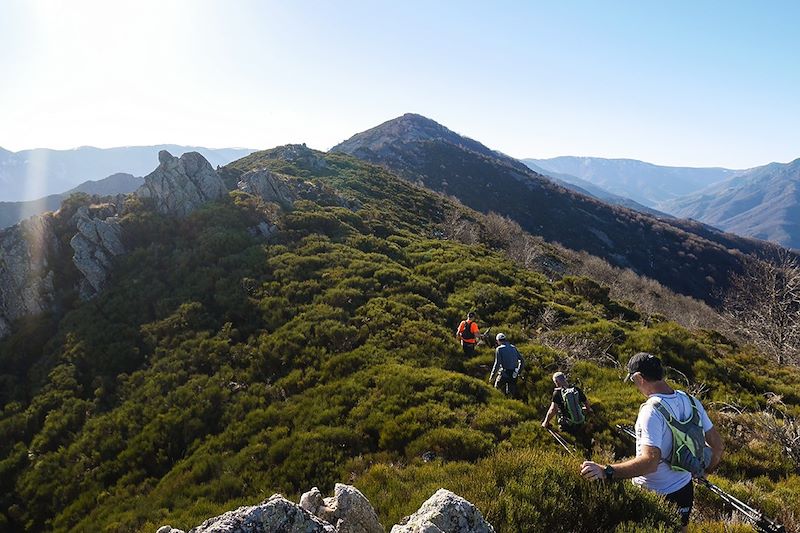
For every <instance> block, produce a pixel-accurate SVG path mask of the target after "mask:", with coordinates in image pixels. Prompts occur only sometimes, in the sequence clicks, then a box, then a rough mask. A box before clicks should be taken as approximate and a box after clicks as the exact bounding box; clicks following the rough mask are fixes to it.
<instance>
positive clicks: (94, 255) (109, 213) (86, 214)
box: [69, 204, 125, 300]
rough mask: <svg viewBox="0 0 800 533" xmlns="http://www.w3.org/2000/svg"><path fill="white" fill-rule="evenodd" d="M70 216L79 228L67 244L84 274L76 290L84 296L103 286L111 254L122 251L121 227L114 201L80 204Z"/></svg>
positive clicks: (89, 295) (108, 269) (108, 270)
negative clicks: (73, 214) (88, 205)
mask: <svg viewBox="0 0 800 533" xmlns="http://www.w3.org/2000/svg"><path fill="white" fill-rule="evenodd" d="M73 220H74V222H75V227H76V228H77V230H78V232H77V233H76V234H75V236H74V237H72V239H71V240H70V241H69V244H70V246H71V247H72V250H73V252H74V254H73V256H72V261H73V263H75V266H76V267H77V269H78V270H80V272H81V273H82V274H83V279H82V280H81V281H80V283H79V294H80V297H81V298H82V299H84V300H87V299H89V298H91V297H93V296H95V295H97V294H98V293H99V292H100V291H101V290H103V287H104V286H105V282H106V279H107V278H108V275H109V272H110V269H111V260H112V258H113V257H115V256H118V255H121V254H124V253H125V246H124V245H123V244H122V227H121V226H120V224H119V218H118V217H117V216H116V207H115V206H114V205H113V204H104V205H101V206H92V207H87V206H83V207H80V208H78V211H77V212H76V213H75V216H74V217H73Z"/></svg>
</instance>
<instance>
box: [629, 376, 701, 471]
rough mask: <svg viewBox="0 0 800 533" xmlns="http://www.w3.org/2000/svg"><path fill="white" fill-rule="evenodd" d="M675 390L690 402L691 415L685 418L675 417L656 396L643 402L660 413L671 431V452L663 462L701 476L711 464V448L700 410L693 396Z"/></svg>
mask: <svg viewBox="0 0 800 533" xmlns="http://www.w3.org/2000/svg"><path fill="white" fill-rule="evenodd" d="M677 392H678V394H682V395H684V396H686V397H687V398H688V399H689V401H690V402H691V404H692V415H691V416H690V417H689V418H688V419H687V420H678V419H677V418H675V417H674V416H673V415H672V413H671V412H670V410H669V409H668V408H667V407H666V406H665V405H664V404H662V403H661V399H660V398H658V397H657V396H656V397H654V398H651V399H649V400H648V401H647V402H645V403H650V404H651V405H652V406H653V408H655V410H656V411H658V412H659V413H661V416H663V417H664V420H665V421H666V422H667V425H668V426H669V429H670V430H671V431H672V453H671V454H670V457H669V458H665V459H663V460H664V462H666V463H667V464H668V465H669V466H670V468H672V469H673V470H678V471H684V472H689V473H691V474H692V476H693V477H702V476H703V475H704V474H705V470H706V468H708V465H709V464H711V448H710V447H709V446H708V445H707V444H706V433H705V431H704V430H703V421H702V420H701V419H700V410H699V409H698V408H697V400H696V399H695V398H694V396H691V395H689V394H686V393H685V392H682V391H677ZM642 405H644V404H642Z"/></svg>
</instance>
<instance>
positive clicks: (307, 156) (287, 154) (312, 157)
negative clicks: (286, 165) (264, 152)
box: [273, 144, 328, 172]
mask: <svg viewBox="0 0 800 533" xmlns="http://www.w3.org/2000/svg"><path fill="white" fill-rule="evenodd" d="M273 157H275V158H276V159H284V160H286V161H289V162H290V163H294V164H295V165H297V166H298V167H300V168H303V169H306V170H313V171H317V172H318V171H320V170H324V169H326V168H328V163H326V162H325V159H324V158H323V157H322V156H321V155H320V153H319V152H315V151H314V150H312V149H311V148H309V147H307V146H306V145H305V144H287V145H284V146H278V147H276V148H274V150H273Z"/></svg>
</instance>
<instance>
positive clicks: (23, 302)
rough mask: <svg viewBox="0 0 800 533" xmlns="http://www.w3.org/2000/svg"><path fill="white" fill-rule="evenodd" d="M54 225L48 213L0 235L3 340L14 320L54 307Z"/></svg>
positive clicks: (56, 242)
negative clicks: (51, 258)
mask: <svg viewBox="0 0 800 533" xmlns="http://www.w3.org/2000/svg"><path fill="white" fill-rule="evenodd" d="M52 222H53V216H52V214H50V213H47V214H45V215H42V216H34V217H31V218H29V219H28V220H24V221H22V222H20V223H19V224H17V225H15V226H12V227H11V228H9V229H7V230H5V231H2V232H0V338H2V337H5V336H6V335H7V334H8V333H9V332H10V327H11V322H13V321H14V320H17V319H18V318H22V317H23V316H27V315H34V314H39V313H43V312H45V311H47V310H48V309H49V308H50V306H51V305H52V303H53V299H54V295H55V288H54V286H53V278H54V275H53V270H52V267H51V264H50V257H52V256H53V255H54V253H55V251H56V250H57V249H58V241H57V239H56V236H55V233H54V231H53V223H52Z"/></svg>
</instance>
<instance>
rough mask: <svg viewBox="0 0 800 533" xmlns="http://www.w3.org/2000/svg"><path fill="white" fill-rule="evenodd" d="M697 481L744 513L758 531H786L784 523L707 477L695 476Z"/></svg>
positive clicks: (781, 532) (777, 532) (762, 532)
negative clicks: (771, 517)
mask: <svg viewBox="0 0 800 533" xmlns="http://www.w3.org/2000/svg"><path fill="white" fill-rule="evenodd" d="M695 481H696V482H697V483H698V484H700V485H703V486H704V487H706V488H707V489H709V490H710V491H711V492H713V493H714V494H716V495H717V496H719V497H720V499H721V500H722V501H724V502H726V503H727V504H729V505H730V506H731V507H733V508H734V509H736V510H737V511H739V512H740V513H742V514H743V515H744V517H745V518H746V519H747V520H749V521H750V522H751V523H752V525H753V528H754V529H755V530H756V531H758V532H760V533H786V528H785V527H784V526H783V525H781V524H777V523H776V522H775V521H773V520H770V519H769V518H767V517H766V516H764V514H763V513H762V512H761V511H759V510H758V509H754V508H753V507H750V506H749V505H747V504H746V503H744V502H743V501H742V500H740V499H738V498H736V497H735V496H733V495H732V494H729V493H727V492H725V491H724V490H722V489H721V488H719V487H718V486H717V485H715V484H714V483H712V482H710V481H709V480H707V479H706V478H704V477H699V478H695Z"/></svg>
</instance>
